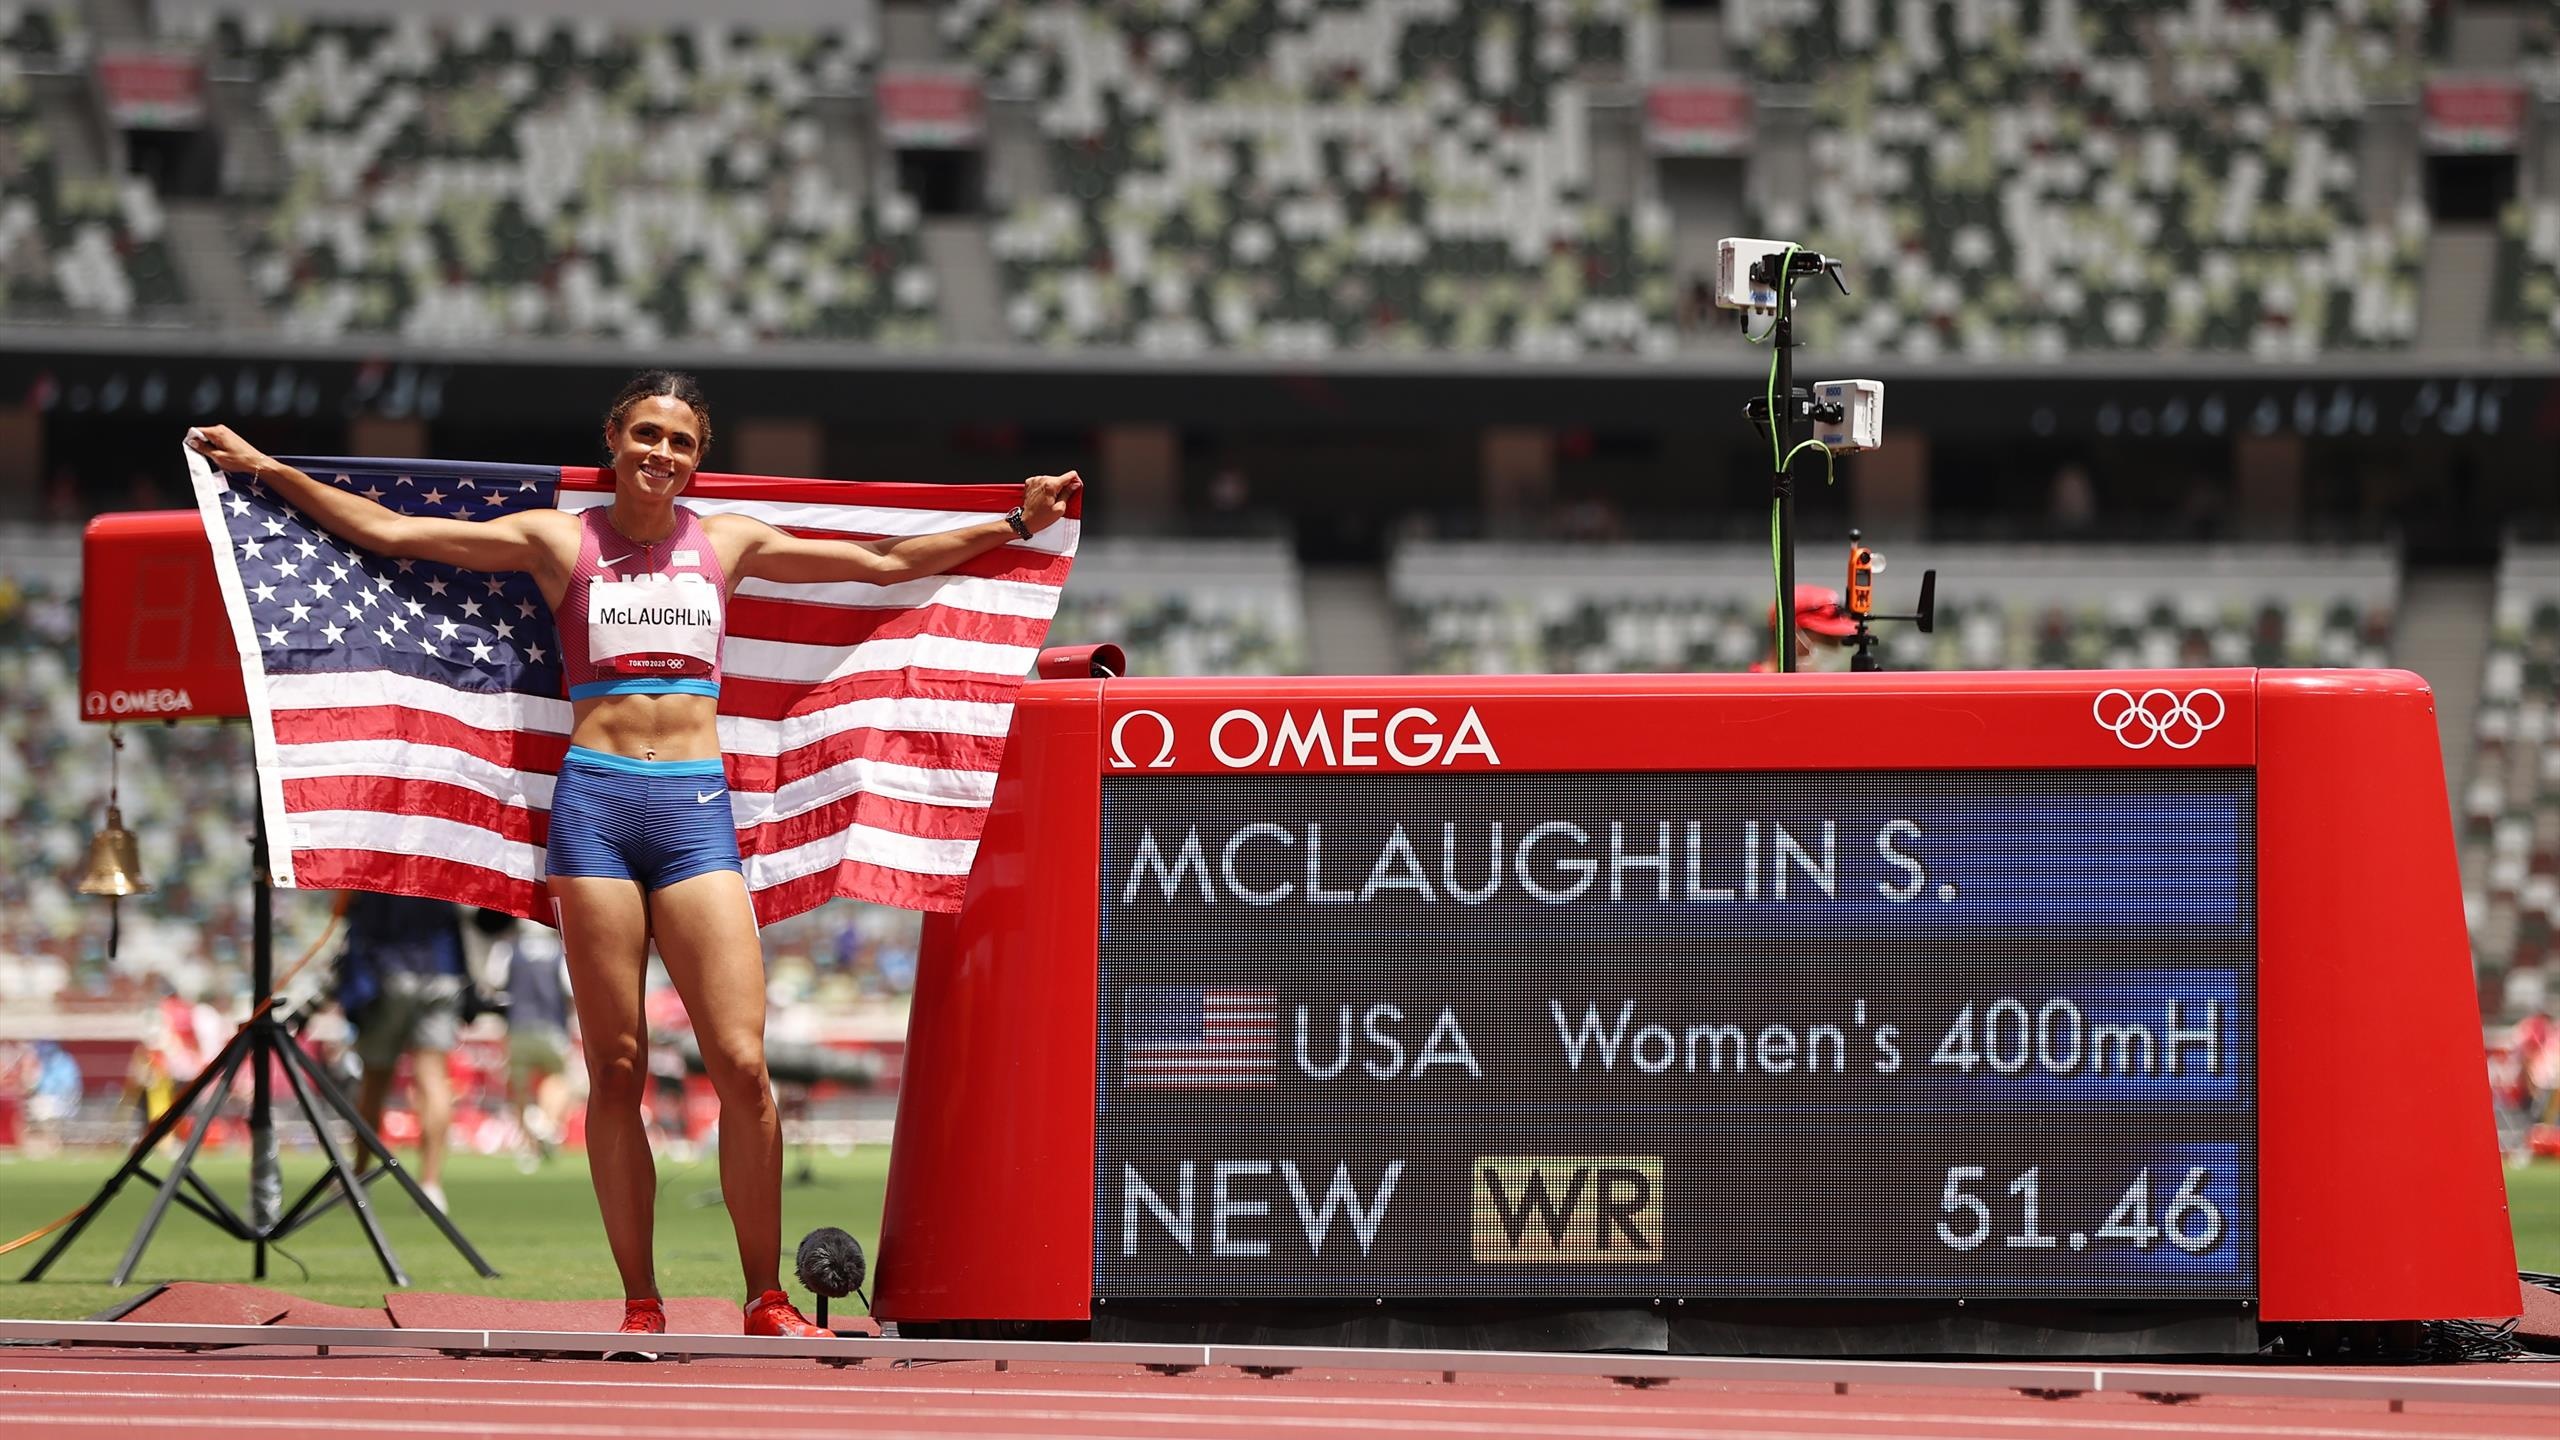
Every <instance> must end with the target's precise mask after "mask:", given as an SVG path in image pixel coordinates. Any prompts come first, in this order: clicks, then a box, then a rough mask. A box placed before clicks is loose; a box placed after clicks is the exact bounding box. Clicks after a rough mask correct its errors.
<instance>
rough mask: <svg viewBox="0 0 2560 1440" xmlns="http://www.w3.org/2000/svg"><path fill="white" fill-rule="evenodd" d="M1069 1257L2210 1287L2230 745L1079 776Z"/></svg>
mask: <svg viewBox="0 0 2560 1440" xmlns="http://www.w3.org/2000/svg"><path fill="white" fill-rule="evenodd" d="M1102 816H1103V818H1102V846H1101V854H1102V870H1101V875H1100V884H1101V896H1100V900H1101V918H1102V924H1101V937H1100V946H1099V961H1100V989H1099V1013H1098V1017H1097V1018H1098V1026H1097V1031H1098V1036H1099V1044H1098V1050H1097V1055H1096V1057H1095V1058H1096V1081H1097V1089H1096V1094H1097V1096H1098V1111H1099V1113H1098V1115H1097V1123H1096V1138H1095V1150H1094V1154H1095V1162H1094V1290H1095V1293H1096V1294H1097V1295H1098V1296H1101V1297H1105V1298H1119V1297H1128V1298H1133V1299H1134V1298H1147V1297H1157V1298H1239V1297H1273V1298H1278V1297H1301V1298H1326V1297H1344V1298H1352V1297H1376V1298H1380V1299H1384V1298H1388V1297H1410V1298H1428V1297H1463V1296H1526V1297H1535V1296H1552V1297H1571V1298H1586V1299H1587V1298H1605V1297H1629V1298H1641V1299H1651V1298H1656V1297H1673V1296H1679V1297H1690V1296H1698V1297H1734V1298H1741V1297H1807V1298H1812V1297H1842V1298H1849V1297H1858V1298H1879V1297H1907V1298H1949V1297H1964V1296H2014V1297H2072V1298H2104V1297H2118V1298H2128V1299H2132V1298H2154V1299H2180V1300H2184V1299H2207V1298H2245V1297H2250V1296H2253V1295H2254V1294H2255V1293H2256V1288H2257V1238H2256V1237H2257V1207H2256V1175H2255V1165H2256V1154H2255V1136H2256V1120H2255V1113H2256V1090H2257V1085H2256V1019H2255V1011H2256V973H2255V964H2256V936H2257V925H2256V909H2257V906H2256V870H2255V857H2256V835H2255V831H2256V797H2255V791H2254V781H2253V776H2252V774H2251V773H2250V772H2248V771H2246V770H2146V771H2130V770H2128V771H2117V770H2109V771H2034V772H1905V773H1877V772H1859V773H1855V774H1847V773H1838V774H1818V773H1786V774H1663V775H1634V774H1596V775H1552V774H1540V775H1503V774H1481V773H1479V774H1466V775H1435V776H1359V777H1344V776H1333V775H1288V776H1269V775H1263V776H1254V777H1250V778H1240V777H1227V776H1204V777H1188V776H1150V777H1143V778H1136V777H1132V778H1113V779H1107V780H1105V781H1104V783H1103V808H1102Z"/></svg>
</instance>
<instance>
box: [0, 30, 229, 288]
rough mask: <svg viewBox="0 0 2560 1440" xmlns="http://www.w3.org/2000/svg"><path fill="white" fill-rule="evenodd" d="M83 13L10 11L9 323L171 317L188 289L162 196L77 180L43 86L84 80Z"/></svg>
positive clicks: (0, 44)
mask: <svg viewBox="0 0 2560 1440" xmlns="http://www.w3.org/2000/svg"><path fill="white" fill-rule="evenodd" d="M89 50H90V36H89V33H88V31H87V30H86V28H85V27H84V24H83V21H82V19H81V16H80V12H79V10H78V9H76V8H74V7H70V6H62V7H50V6H33V7H30V6H20V5H14V4H7V3H0V313H5V314H6V315H7V316H8V318H9V319H11V320H13V321H21V322H23V321H41V320H150V319H161V318H166V317H168V316H169V315H170V314H171V313H172V312H173V310H174V309H175V307H178V306H181V305H183V304H184V303H185V300H186V290H185V286H184V284H183V282H182V281H181V280H180V278H179V275H178V268H177V264H176V262H175V260H174V259H173V258H172V257H171V255H170V253H169V247H168V243H167V240H166V238H165V234H164V232H165V228H166V221H165V219H164V217H163V215H162V212H161V208H160V202H159V197H158V195H157V194H156V193H155V192H154V191H153V190H152V188H151V186H150V184H149V183H148V182H146V181H143V180H140V179H136V178H134V177H131V176H123V177H115V176H96V177H93V176H78V175H71V174H66V173H65V172H64V169H63V167H62V165H61V163H60V157H59V156H58V155H57V154H56V152H55V145H56V142H55V139H54V137H53V136H51V135H49V134H47V133H46V129H45V126H44V124H43V122H42V120H41V118H40V117H39V115H38V113H37V105H36V99H35V93H34V87H33V81H34V80H35V78H36V77H42V76H57V75H72V74H78V73H79V72H80V71H81V70H82V68H83V67H85V66H86V64H87V63H88V56H89Z"/></svg>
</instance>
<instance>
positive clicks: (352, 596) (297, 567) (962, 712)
mask: <svg viewBox="0 0 2560 1440" xmlns="http://www.w3.org/2000/svg"><path fill="white" fill-rule="evenodd" d="M187 463H188V467H189V470H190V472H191V473H192V475H193V476H194V481H195V492H196V500H197V505H198V508H199V509H200V510H201V511H202V512H203V515H204V521H205V530H206V533H207V535H208V536H209V537H210V539H211V540H212V542H213V551H214V560H215V568H216V570H217V571H218V572H219V573H220V575H221V576H222V581H223V593H224V599H225V601H226V604H227V606H228V608H229V611H230V619H231V626H232V632H233V635H234V637H235V638H236V639H237V641H238V643H239V649H240V659H241V665H242V668H243V670H244V671H245V673H246V676H247V680H248V689H249V708H250V712H251V720H252V724H253V728H254V733H255V737H256V746H257V761H258V792H259V799H260V803H261V805H262V806H263V807H264V809H265V812H266V822H267V833H268V835H269V837H270V842H269V843H270V851H271V854H270V869H271V871H272V873H273V879H274V881H275V883H277V884H279V885H287V886H309V887H315V888H323V889H362V890H381V891H390V892H395V893H401V894H412V895H427V896H433V897H437V898H441V899H447V900H455V901H459V902H461V903H464V904H469V905H487V906H491V907H494V908H496V909H500V910H507V911H512V912H513V913H515V914H518V915H527V916H533V917H536V918H541V919H546V920H547V919H548V918H549V910H550V907H549V906H548V904H546V903H544V902H543V899H542V880H543V852H544V846H545V844H546V841H547V838H548V833H549V817H550V803H551V785H552V780H553V778H554V777H555V776H556V775H557V774H558V773H559V768H560V761H561V757H562V756H563V755H564V754H566V753H567V749H568V734H569V702H568V701H567V700H566V699H564V698H562V696H563V693H564V692H563V689H562V684H561V669H560V654H559V649H560V647H559V639H558V632H557V630H556V629H555V627H554V626H553V624H552V619H551V612H550V610H549V608H548V607H547V606H545V605H544V603H543V601H542V597H541V595H540V593H539V592H538V591H537V590H536V589H535V587H534V583H533V578H532V577H531V576H529V575H523V574H508V575H492V574H482V573H478V572H473V571H465V570H458V569H456V568H454V567H452V566H448V565H438V564H434V563H432V562H429V561H423V560H418V561H407V560H389V559H385V558H383V557H380V556H376V555H372V554H369V553H367V552H365V551H362V550H358V549H356V548H354V547H353V546H350V545H348V544H346V543H345V542H343V541H340V540H338V539H336V538H334V537H332V536H330V535H329V534H327V533H326V532H324V531H322V530H320V529H319V528H318V527H317V526H314V525H312V524H311V523H310V522H309V521H307V520H306V519H304V518H303V516H302V515H301V514H300V512H298V511H296V510H294V509H293V508H292V507H291V506H289V505H286V504H285V503H284V502H283V501H282V500H281V499H280V498H279V497H278V496H277V495H276V494H275V492H274V491H273V490H272V489H270V488H268V487H266V486H264V485H262V484H260V483H258V482H257V481H255V480H251V479H249V478H247V477H244V476H231V475H224V474H222V473H220V472H217V471H215V470H214V469H213V468H212V467H211V466H210V465H209V464H208V463H207V462H206V461H205V460H204V459H203V457H201V456H199V455H197V454H196V453H195V452H193V451H192V450H190V451H188V452H187ZM292 463H293V464H295V465H296V466H297V468H300V469H302V470H303V471H305V472H307V473H309V474H310V475H312V476H313V477H314V478H316V479H318V480H320V481H321V482H322V483H324V484H334V485H338V486H340V487H342V488H345V489H349V490H354V491H357V492H359V493H362V494H366V495H370V496H373V497H374V498H376V499H378V500H380V501H381V502H382V503H384V504H386V505H389V506H391V507H393V508H394V509H398V510H401V511H403V512H406V513H409V514H419V515H441V516H448V517H456V518H462V519H471V520H485V519H488V518H490V517H492V516H495V515H502V514H506V513H509V512H511V511H516V510H523V509H530V508H534V507H538V506H557V507H559V508H561V509H564V510H571V511H576V510H584V509H587V508H590V507H593V506H596V505H603V504H608V503H610V502H611V500H612V498H613V481H612V477H611V475H609V474H607V473H605V472H601V471H598V470H596V469H593V468H587V467H576V468H561V467H543V466H527V465H472V464H462V463H455V462H449V461H407V460H331V459H316V460H299V461H294V462H292ZM1020 499H1021V489H1020V487H1019V486H1012V485H1002V486H998V485H969V486H946V485H892V484H871V483H848V482H843V481H825V480H787V479H770V478H763V477H756V476H739V475H698V476H696V477H695V478H694V481H693V484H692V486H691V487H690V488H689V489H688V490H687V491H686V492H685V496H684V500H683V502H682V503H684V504H685V505H687V506H689V507H691V508H692V509H693V510H695V511H696V512H697V513H701V514H706V515H710V514H731V513H734V514H742V515H751V516H754V517H755V518H757V519H759V520H763V521H766V522H768V523H770V524H773V525H777V526H780V527H782V528H784V529H788V530H791V531H794V532H796V533H799V534H804V535H837V536H844V537H847V538H856V539H874V538H879V537H883V536H894V535H918V534H927V533H931V532H933V531H937V530H947V529H951V528H953V527H955V526H958V525H963V524H967V523H970V522H972V521H976V520H982V519H986V518H988V517H990V516H995V515H1001V514H1002V513H1004V512H1005V511H1006V510H1009V509H1011V508H1012V507H1013V506H1014V505H1015V504H1017V503H1018V502H1019V501H1020ZM1080 508H1081V507H1080V505H1078V504H1076V503H1075V502H1071V503H1070V508H1069V511H1068V515H1067V518H1066V519H1064V520H1062V521H1060V522H1059V523H1057V524H1056V525H1053V526H1051V527H1050V528H1049V529H1047V530H1044V531H1042V532H1041V533H1040V534H1038V535H1036V536H1034V537H1033V538H1031V539H1030V540H1028V541H1019V542H1015V543H1012V544H1008V545H1006V546H1004V547H1002V548H1000V549H997V550H995V551H992V552H990V553H988V554H986V555H983V556H981V557H979V558H978V559H976V560H973V561H971V562H969V563H968V564H966V565H963V566H960V567H959V568H958V569H956V570H954V571H952V572H951V573H949V574H946V575H939V576H936V577H934V578H932V579H929V580H912V581H906V582H903V583H900V584H896V585H885V586H884V585H870V584H861V583H848V584H837V585H776V584H771V583H769V582H765V581H747V582H744V583H741V584H739V585H738V586H737V587H736V590H735V594H734V596H733V598H732V601H731V604H730V609H729V633H728V640H727V643H726V646H725V647H724V648H723V650H722V651H721V656H720V668H721V686H720V748H721V751H722V755H723V759H724V760H725V762H726V765H727V769H728V778H729V788H730V797H731V804H732V806H733V807H734V809H735V811H736V818H737V822H738V832H739V834H738V843H739V849H740V851H741V853H742V854H743V855H744V857H745V860H746V875H747V888H748V890H749V891H750V892H751V893H752V894H753V895H754V897H755V906H756V915H757V918H758V919H759V920H760V921H762V922H765V923H768V924H769V923H771V922H773V921H775V920H779V919H781V918H783V917H785V916H788V915H796V914H799V913H800V912H802V911H804V910H809V909H812V908H815V907H816V906H818V905H822V904H824V903H825V902H827V901H829V900H832V899H835V898H837V897H839V896H843V897H849V898H853V899H858V900H871V901H877V902H879V903H882V904H888V905H901V906H907V907H910V908H915V909H925V910H955V909H958V908H959V905H960V896H961V892H962V890H963V888H964V887H965V885H966V884H967V881H968V874H969V866H970V862H971V861H972V860H973V859H974V858H975V856H976V853H977V845H978V835H979V832H980V830H981V829H982V828H983V827H984V825H985V823H986V812H987V804H988V801H989V800H990V799H991V798H992V796H993V794H994V791H995V778H996V769H997V766H998V764H999V762H1000V761H1001V760H1002V758H1003V754H1004V741H1005V735H1006V732H1007V731H1008V729H1009V728H1010V726H1011V724H1012V719H1013V698H1014V694H1015V692H1016V690H1017V689H1019V687H1020V686H1021V684H1022V680H1023V677H1024V675H1025V674H1026V673H1027V672H1028V671H1029V670H1030V668H1031V665H1032V662H1033V660H1034V658H1035V657H1036V656H1037V655H1038V653H1039V649H1040V645H1041V642H1042V639H1043V638H1044V637H1045V636H1046V634H1047V633H1048V628H1049V621H1050V619H1051V617H1052V616H1054V615H1055V614H1056V613H1057V608H1058V596H1059V592H1060V590H1061V588H1062V587H1063V586H1064V585H1065V584H1066V580H1067V572H1068V569H1069V568H1070V567H1071V566H1072V565H1073V563H1074V557H1075V548H1076V537H1077V533H1078V531H1079V528H1080V521H1079V518H1078V516H1079V512H1080Z"/></svg>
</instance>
